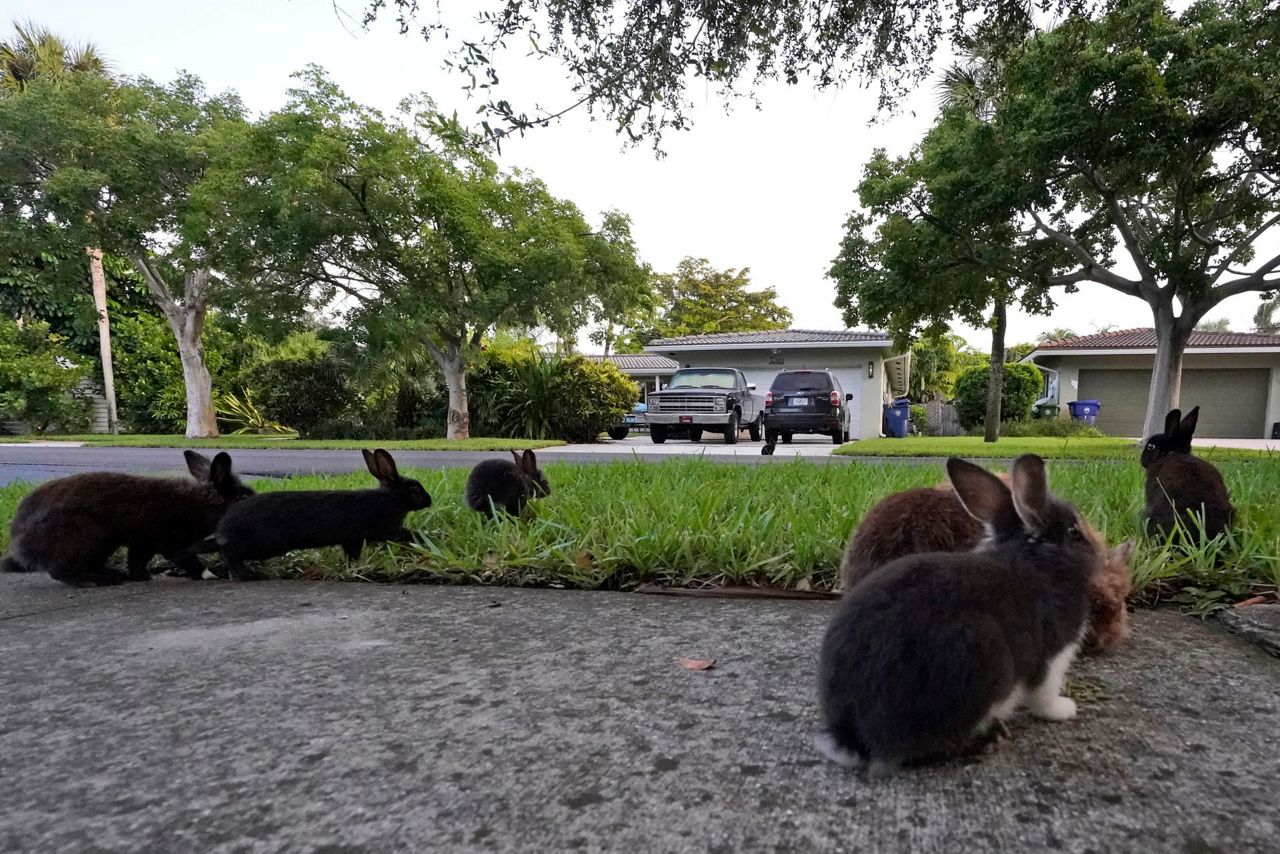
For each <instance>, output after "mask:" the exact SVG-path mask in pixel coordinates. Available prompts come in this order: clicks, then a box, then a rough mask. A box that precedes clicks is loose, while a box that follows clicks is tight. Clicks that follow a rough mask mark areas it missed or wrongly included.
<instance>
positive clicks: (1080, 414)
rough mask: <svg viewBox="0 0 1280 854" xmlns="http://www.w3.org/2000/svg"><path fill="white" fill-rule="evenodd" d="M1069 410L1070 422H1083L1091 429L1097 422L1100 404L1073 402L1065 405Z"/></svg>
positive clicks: (1083, 401) (1088, 401) (1096, 402)
mask: <svg viewBox="0 0 1280 854" xmlns="http://www.w3.org/2000/svg"><path fill="white" fill-rule="evenodd" d="M1067 407H1068V408H1069V409H1070V410H1071V420H1072V421H1083V422H1084V423H1085V424H1088V425H1089V426H1090V427H1092V426H1093V425H1094V424H1096V423H1097V421H1098V410H1099V409H1101V408H1102V403H1101V402H1099V401H1096V400H1073V401H1071V402H1070V403H1068V404H1067Z"/></svg>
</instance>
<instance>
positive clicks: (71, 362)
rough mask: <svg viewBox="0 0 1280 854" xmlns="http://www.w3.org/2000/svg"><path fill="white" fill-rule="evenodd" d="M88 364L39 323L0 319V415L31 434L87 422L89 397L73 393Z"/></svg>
mask: <svg viewBox="0 0 1280 854" xmlns="http://www.w3.org/2000/svg"><path fill="white" fill-rule="evenodd" d="M88 375H89V368H88V366H87V365H85V364H84V363H83V362H81V361H80V360H79V359H78V358H77V357H76V356H75V354H74V353H72V352H71V350H69V349H68V348H67V346H66V343H65V341H64V340H63V338H62V337H61V336H59V335H54V334H52V333H50V332H49V324H47V323H43V322H40V321H35V322H31V323H27V324H25V325H23V326H21V327H19V326H18V324H17V322H15V321H13V320H9V319H8V318H0V417H3V418H6V419H14V420H17V421H25V422H27V423H28V424H30V425H31V429H32V430H34V431H36V432H37V433H43V432H45V431H46V430H48V429H50V428H51V427H54V426H57V427H58V428H59V429H61V430H63V431H65V432H71V431H77V430H83V429H85V427H86V426H87V425H88V423H89V406H90V404H89V401H88V400H87V399H86V398H85V397H84V396H83V395H82V394H79V393H78V392H79V388H80V385H81V383H83V382H84V380H85V378H86V377H87V376H88Z"/></svg>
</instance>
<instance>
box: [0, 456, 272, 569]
mask: <svg viewBox="0 0 1280 854" xmlns="http://www.w3.org/2000/svg"><path fill="white" fill-rule="evenodd" d="M184 453H185V456H186V460H187V468H188V470H189V471H190V472H191V475H192V478H194V480H192V479H189V478H171V477H141V476H139V475H132V474H120V473H118V472H88V473H85V474H77V475H72V476H71V477H64V478H61V479H59V480H54V481H50V482H49V483H46V484H44V485H42V486H38V487H36V488H35V489H34V490H33V491H32V492H31V493H30V494H29V495H27V497H26V498H24V499H22V503H20V504H19V505H18V511H17V513H15V514H14V517H13V523H12V525H11V526H10V533H11V537H12V542H11V543H10V546H9V554H8V555H6V556H5V558H4V560H3V562H2V567H3V569H4V570H5V571H7V572H47V573H49V575H50V576H52V577H53V578H55V579H57V580H58V581H62V582H65V583H66V584H71V585H74V586H77V587H83V586H86V585H94V584H98V585H105V584H119V583H120V582H122V581H125V580H133V581H146V580H148V579H150V577H151V574H150V572H149V571H148V569H147V566H148V564H149V563H150V562H151V558H153V557H154V556H155V555H157V554H159V555H163V556H164V557H165V558H167V559H168V560H170V561H172V562H173V563H174V564H176V565H177V566H178V567H179V568H180V569H181V570H182V571H183V572H185V573H186V574H187V575H188V576H191V577H193V578H199V577H200V574H201V572H202V567H201V565H200V559H199V557H197V551H198V546H199V544H200V541H201V540H203V539H204V538H205V537H206V536H208V535H209V534H210V533H212V532H213V530H214V528H215V527H216V526H217V524H218V520H219V519H220V518H221V517H222V515H223V514H224V513H225V512H226V510H227V509H228V508H229V507H232V506H234V505H235V504H236V503H238V502H239V501H241V500H242V499H245V498H247V497H249V496H251V495H253V490H252V489H250V488H249V487H247V486H245V485H244V484H243V483H241V482H240V480H239V478H237V477H236V476H235V475H234V474H233V473H232V471H231V457H229V456H227V455H226V454H225V453H220V454H218V455H217V456H216V457H214V458H213V462H210V461H209V460H208V459H207V458H205V457H202V456H201V455H200V454H197V453H196V452H195V451H186V452H184ZM121 546H127V547H128V550H129V555H128V569H129V572H128V575H127V576H126V575H124V574H123V573H120V572H118V571H116V570H113V569H111V568H110V567H108V566H107V561H108V560H109V559H110V557H111V556H112V555H113V554H114V553H115V552H116V550H117V549H119V548H120V547H121Z"/></svg>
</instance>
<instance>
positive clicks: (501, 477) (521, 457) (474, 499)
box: [466, 451, 551, 518]
mask: <svg viewBox="0 0 1280 854" xmlns="http://www.w3.org/2000/svg"><path fill="white" fill-rule="evenodd" d="M511 456H512V457H513V459H514V462H509V461H507V460H484V461H482V462H480V463H478V464H477V465H476V467H475V468H474V469H472V470H471V476H470V477H468V478H467V492H466V499H467V506H468V507H470V508H471V509H472V510H475V511H477V512H480V513H483V514H484V515H486V516H489V517H490V518H492V516H493V511H494V510H503V511H506V512H507V513H510V514H511V515H512V516H519V515H520V514H521V513H523V512H524V506H525V504H527V503H528V502H529V501H530V499H533V498H542V497H544V496H547V495H550V494H551V484H549V483H547V477H546V475H544V474H543V473H542V469H540V468H538V458H537V457H536V456H535V455H534V453H533V451H525V452H524V454H519V453H516V452H515V451H512V452H511Z"/></svg>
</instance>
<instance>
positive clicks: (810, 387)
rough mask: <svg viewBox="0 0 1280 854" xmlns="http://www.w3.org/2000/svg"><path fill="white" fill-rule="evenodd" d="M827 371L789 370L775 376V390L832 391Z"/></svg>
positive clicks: (773, 388)
mask: <svg viewBox="0 0 1280 854" xmlns="http://www.w3.org/2000/svg"><path fill="white" fill-rule="evenodd" d="M832 388H833V386H832V384H831V375H830V374H828V373H827V372H826V371H787V372H786V373H782V374H778V375H777V376H776V377H774V378H773V386H772V390H773V391H831V389H832Z"/></svg>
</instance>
